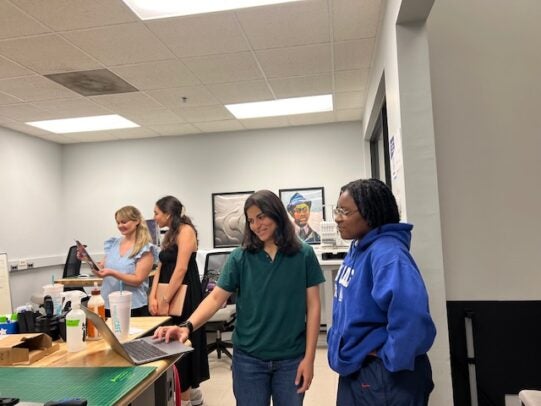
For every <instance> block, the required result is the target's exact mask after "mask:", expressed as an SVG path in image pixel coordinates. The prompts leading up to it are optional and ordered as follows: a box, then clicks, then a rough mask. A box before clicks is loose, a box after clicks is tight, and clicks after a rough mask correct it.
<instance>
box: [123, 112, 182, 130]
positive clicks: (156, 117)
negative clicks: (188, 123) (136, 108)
mask: <svg viewBox="0 0 541 406" xmlns="http://www.w3.org/2000/svg"><path fill="white" fill-rule="evenodd" d="M124 117H126V118H127V119H128V120H131V121H133V122H134V123H137V124H139V125H142V126H148V125H156V124H177V123H183V122H184V120H183V119H182V118H180V116H178V115H177V114H175V113H173V112H172V111H170V110H167V109H162V110H151V111H142V112H140V113H137V114H124Z"/></svg>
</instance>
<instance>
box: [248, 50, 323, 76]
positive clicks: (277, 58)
mask: <svg viewBox="0 0 541 406" xmlns="http://www.w3.org/2000/svg"><path fill="white" fill-rule="evenodd" d="M257 59H258V60H259V62H260V64H261V67H262V68H263V71H264V72H265V74H266V76H267V77H268V78H276V77H289V76H304V75H313V74H317V73H326V72H330V71H331V46H330V45H329V44H319V45H306V46H299V47H293V48H280V49H269V50H260V51H257Z"/></svg>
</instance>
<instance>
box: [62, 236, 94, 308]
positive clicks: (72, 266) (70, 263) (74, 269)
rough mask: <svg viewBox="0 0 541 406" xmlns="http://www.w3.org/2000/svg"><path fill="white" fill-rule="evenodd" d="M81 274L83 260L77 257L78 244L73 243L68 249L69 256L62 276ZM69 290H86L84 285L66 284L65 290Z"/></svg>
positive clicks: (70, 276)
mask: <svg viewBox="0 0 541 406" xmlns="http://www.w3.org/2000/svg"><path fill="white" fill-rule="evenodd" d="M80 274H81V260H80V259H79V258H77V246H76V245H72V246H71V247H70V248H69V250H68V256H67V257H66V263H65V264H64V272H63V273H62V278H73V277H76V276H79V275H80ZM69 290H80V291H82V292H84V291H85V290H84V288H82V287H73V286H64V292H67V291H69ZM85 293H86V292H85ZM85 299H86V298H85ZM87 300H88V299H87ZM83 301H84V299H83Z"/></svg>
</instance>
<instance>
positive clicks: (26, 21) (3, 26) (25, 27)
mask: <svg viewBox="0 0 541 406" xmlns="http://www.w3.org/2000/svg"><path fill="white" fill-rule="evenodd" d="M50 31H51V30H50V29H48V28H47V27H45V26H44V25H42V24H40V23H39V22H37V21H36V20H34V19H33V18H31V17H29V16H27V15H26V14H25V13H23V12H22V11H20V10H19V9H17V7H15V6H13V5H12V4H11V3H9V2H8V1H6V0H2V1H0V39H3V38H14V37H19V36H23V35H36V34H43V33H46V32H50Z"/></svg>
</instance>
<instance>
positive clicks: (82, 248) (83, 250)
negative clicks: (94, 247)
mask: <svg viewBox="0 0 541 406" xmlns="http://www.w3.org/2000/svg"><path fill="white" fill-rule="evenodd" d="M75 244H77V249H78V250H79V251H80V252H81V253H82V254H83V261H85V262H86V263H87V264H88V265H90V269H92V271H93V272H99V271H100V267H99V266H98V265H97V264H96V262H94V260H93V259H92V257H91V256H90V255H89V254H88V251H87V250H86V248H85V246H84V245H83V244H81V242H80V241H79V240H75Z"/></svg>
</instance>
